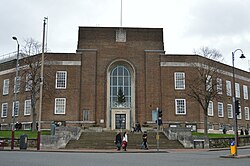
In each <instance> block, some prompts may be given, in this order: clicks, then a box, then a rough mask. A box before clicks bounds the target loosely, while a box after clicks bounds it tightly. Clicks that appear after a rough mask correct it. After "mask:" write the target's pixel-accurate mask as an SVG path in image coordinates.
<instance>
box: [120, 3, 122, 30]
mask: <svg viewBox="0 0 250 166" xmlns="http://www.w3.org/2000/svg"><path fill="white" fill-rule="evenodd" d="M120 21H121V22H120V26H121V27H122V0H121V20H120Z"/></svg>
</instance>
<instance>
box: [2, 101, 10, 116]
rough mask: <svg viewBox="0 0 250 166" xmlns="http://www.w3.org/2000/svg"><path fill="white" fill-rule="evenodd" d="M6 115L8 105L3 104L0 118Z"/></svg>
mask: <svg viewBox="0 0 250 166" xmlns="http://www.w3.org/2000/svg"><path fill="white" fill-rule="evenodd" d="M7 114H8V103H3V104H2V114H1V117H2V118H6V117H7Z"/></svg>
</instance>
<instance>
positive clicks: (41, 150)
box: [0, 146, 250, 159]
mask: <svg viewBox="0 0 250 166" xmlns="http://www.w3.org/2000/svg"><path fill="white" fill-rule="evenodd" d="M237 149H250V146H242V147H238V148H237ZM1 150H3V151H22V152H62V153H63V152H66V153H191V152H210V151H211V152H212V151H223V150H230V148H216V149H159V150H157V149H148V150H143V149H128V150H127V151H123V150H120V151H117V150H116V149H53V148H46V149H44V148H41V149H40V150H37V149H36V148H27V149H21V150H20V148H18V147H15V148H14V150H11V148H10V147H4V149H0V151H1ZM220 158H235V159H241V158H250V154H244V155H237V156H235V155H231V154H228V155H224V156H220Z"/></svg>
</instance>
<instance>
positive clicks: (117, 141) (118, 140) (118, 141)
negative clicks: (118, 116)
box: [115, 131, 122, 150]
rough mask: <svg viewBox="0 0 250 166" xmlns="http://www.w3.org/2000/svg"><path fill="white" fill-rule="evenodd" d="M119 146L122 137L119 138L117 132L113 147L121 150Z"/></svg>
mask: <svg viewBox="0 0 250 166" xmlns="http://www.w3.org/2000/svg"><path fill="white" fill-rule="evenodd" d="M121 144H122V136H121V132H120V131H119V132H117V134H116V136H115V145H116V148H117V150H121Z"/></svg>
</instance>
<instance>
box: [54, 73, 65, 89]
mask: <svg viewBox="0 0 250 166" xmlns="http://www.w3.org/2000/svg"><path fill="white" fill-rule="evenodd" d="M66 83H67V72H66V71H57V72H56V88H57V89H66Z"/></svg>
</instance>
